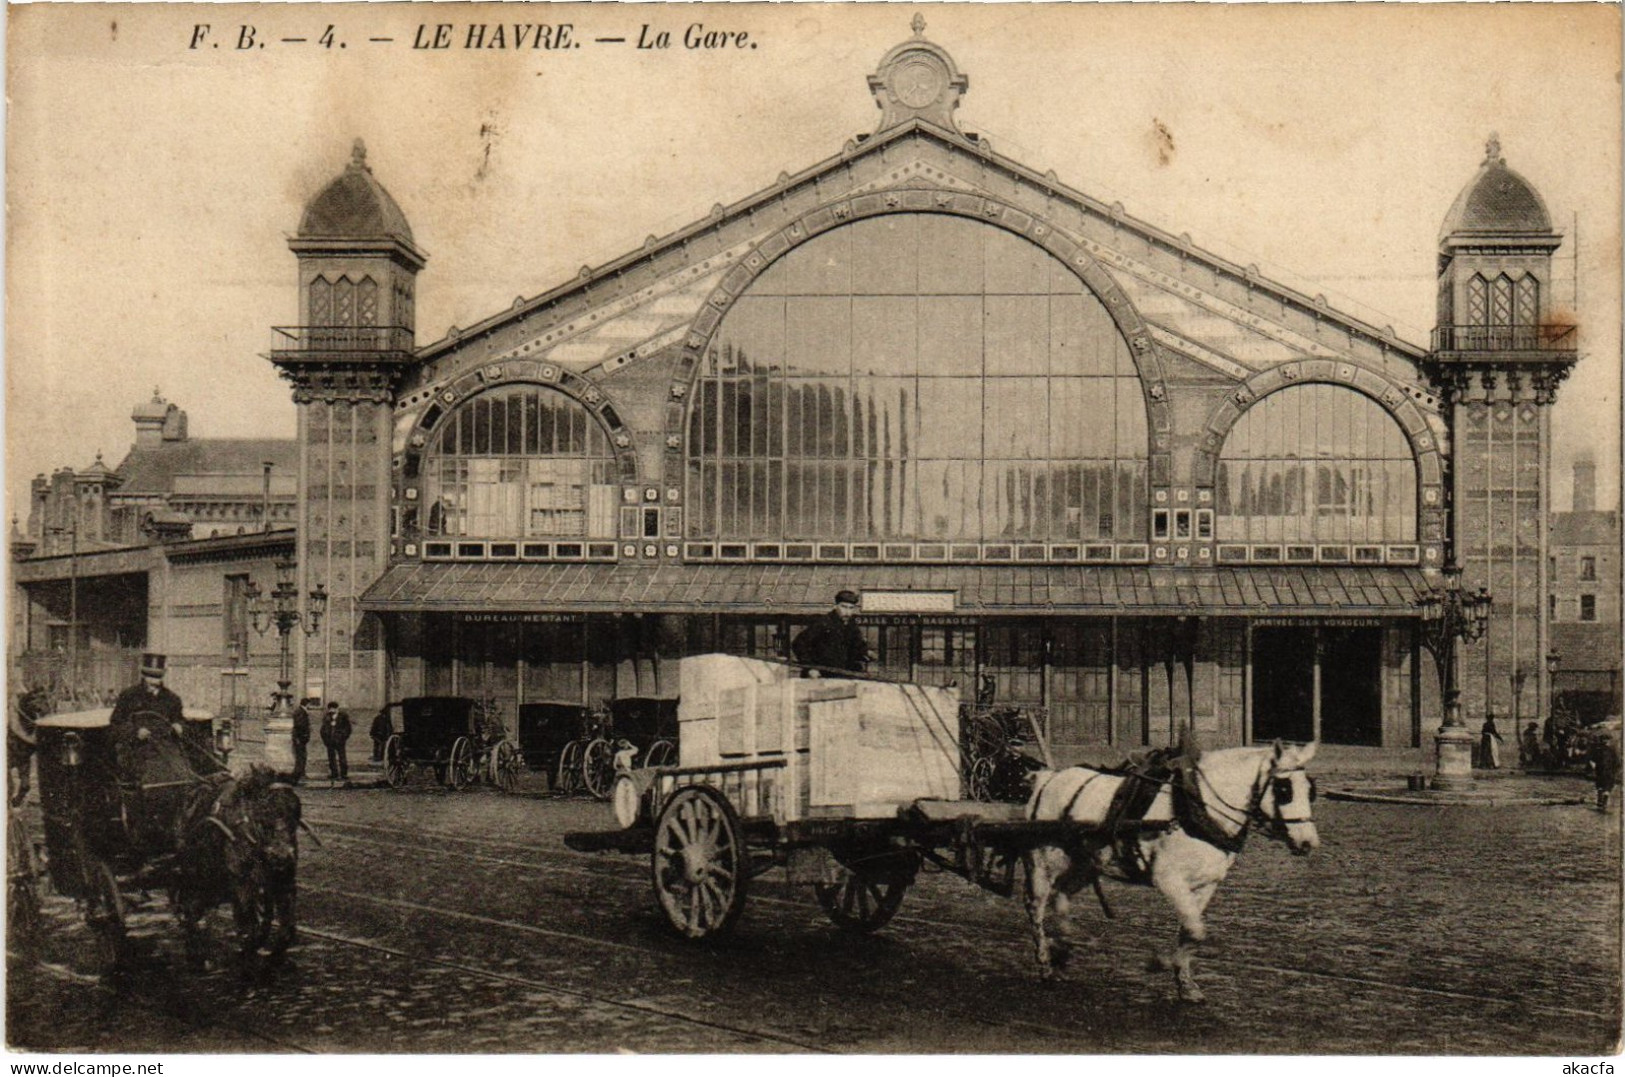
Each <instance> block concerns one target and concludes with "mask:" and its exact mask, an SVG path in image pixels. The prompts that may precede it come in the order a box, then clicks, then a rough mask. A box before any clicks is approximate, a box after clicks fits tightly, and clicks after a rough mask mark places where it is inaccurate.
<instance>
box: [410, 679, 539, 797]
mask: <svg viewBox="0 0 1625 1077" xmlns="http://www.w3.org/2000/svg"><path fill="white" fill-rule="evenodd" d="M400 711H401V731H400V732H399V733H392V734H391V735H390V737H389V739H388V740H386V741H385V742H384V778H385V780H386V781H388V783H389V785H390V787H391V788H395V789H399V788H400V787H401V786H403V785H405V784H406V780H407V778H408V777H409V776H410V774H411V772H412V770H413V769H414V768H418V767H424V768H429V769H432V770H433V771H434V775H435V779H436V780H437V781H439V782H440V783H441V784H442V785H445V786H446V787H448V788H451V789H462V788H464V787H466V786H468V785H470V784H472V783H473V782H475V781H479V780H481V779H483V780H486V781H489V782H490V783H491V784H492V785H494V786H496V787H497V788H498V789H500V790H502V791H503V792H504V793H511V792H513V790H514V789H515V788H516V787H517V786H518V784H519V770H520V768H521V767H522V766H523V765H524V760H523V757H522V756H521V754H520V751H519V747H518V745H516V744H514V742H513V741H511V740H509V739H508V735H507V730H506V729H504V728H503V726H502V724H501V722H500V721H499V720H497V718H496V716H495V714H494V713H493V712H492V708H491V707H490V706H488V705H486V704H483V703H481V702H480V701H479V700H475V699H468V698H466V697H463V696H417V697H414V698H412V699H404V700H402V701H401V703H400Z"/></svg>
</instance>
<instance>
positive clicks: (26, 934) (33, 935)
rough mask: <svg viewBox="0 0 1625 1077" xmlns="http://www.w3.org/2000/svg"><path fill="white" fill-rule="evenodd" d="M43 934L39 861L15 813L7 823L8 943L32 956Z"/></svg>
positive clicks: (31, 842)
mask: <svg viewBox="0 0 1625 1077" xmlns="http://www.w3.org/2000/svg"><path fill="white" fill-rule="evenodd" d="M39 932H40V870H39V860H38V858H37V857H36V856H35V855H34V843H33V841H32V839H30V837H29V834H28V828H27V826H25V825H24V824H23V821H22V820H21V819H20V818H18V816H17V813H16V812H15V811H12V812H11V813H10V815H9V818H7V820H6V943H7V945H8V946H10V947H12V948H13V949H15V950H16V951H17V952H18V953H21V954H31V953H33V950H34V945H35V943H37V942H38V941H39Z"/></svg>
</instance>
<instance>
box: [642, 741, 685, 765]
mask: <svg viewBox="0 0 1625 1077" xmlns="http://www.w3.org/2000/svg"><path fill="white" fill-rule="evenodd" d="M676 763H677V745H675V744H673V743H672V742H671V741H669V740H657V741H655V742H654V743H653V744H651V745H649V750H648V751H647V752H644V753H643V765H644V766H646V767H670V766H675V765H676Z"/></svg>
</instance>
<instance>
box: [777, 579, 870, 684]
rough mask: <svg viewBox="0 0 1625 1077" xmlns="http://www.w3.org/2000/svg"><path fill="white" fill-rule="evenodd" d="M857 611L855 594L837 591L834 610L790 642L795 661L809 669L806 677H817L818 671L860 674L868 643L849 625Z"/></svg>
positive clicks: (866, 658)
mask: <svg viewBox="0 0 1625 1077" xmlns="http://www.w3.org/2000/svg"><path fill="white" fill-rule="evenodd" d="M857 612H858V596H857V593H856V592H855V591H841V592H839V593H837V594H836V596H835V608H834V609H832V610H830V611H829V612H828V613H826V614H824V616H822V617H820V618H819V619H818V620H816V621H814V622H813V623H812V624H810V625H808V626H807V627H806V628H804V629H802V630H801V632H800V633H798V634H797V636H796V638H795V639H794V640H792V641H791V642H790V650H791V651H792V652H793V653H794V654H795V656H796V661H797V662H799V663H801V664H802V665H803V666H807V667H809V668H808V669H807V671H806V676H808V677H817V676H819V674H820V673H821V672H829V671H840V670H845V671H848V672H851V673H862V672H863V667H864V665H865V664H866V663H867V662H868V661H869V644H868V643H867V642H865V640H864V638H863V633H862V632H861V631H860V630H859V629H858V626H857V625H855V624H853V623H852V618H853V617H854V616H856V615H857Z"/></svg>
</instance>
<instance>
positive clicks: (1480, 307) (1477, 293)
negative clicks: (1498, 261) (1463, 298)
mask: <svg viewBox="0 0 1625 1077" xmlns="http://www.w3.org/2000/svg"><path fill="white" fill-rule="evenodd" d="M1467 324H1468V325H1489V324H1490V286H1489V282H1488V281H1486V280H1485V279H1484V278H1483V277H1480V276H1479V275H1478V274H1476V273H1475V274H1473V275H1472V276H1471V277H1469V278H1468V280H1467Z"/></svg>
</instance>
